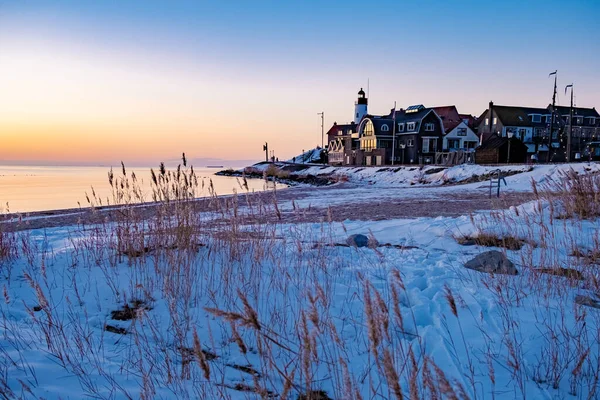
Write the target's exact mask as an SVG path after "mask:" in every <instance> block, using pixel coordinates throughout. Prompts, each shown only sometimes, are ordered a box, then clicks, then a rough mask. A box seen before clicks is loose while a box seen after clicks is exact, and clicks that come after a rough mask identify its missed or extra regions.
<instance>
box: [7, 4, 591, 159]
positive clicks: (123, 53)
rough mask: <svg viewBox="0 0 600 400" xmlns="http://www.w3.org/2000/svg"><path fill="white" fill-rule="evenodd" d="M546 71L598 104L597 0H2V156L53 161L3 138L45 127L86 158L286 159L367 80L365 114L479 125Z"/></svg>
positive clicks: (580, 100)
mask: <svg viewBox="0 0 600 400" xmlns="http://www.w3.org/2000/svg"><path fill="white" fill-rule="evenodd" d="M555 69H558V70H559V86H560V88H559V93H562V90H563V88H564V85H566V84H568V83H571V82H573V83H574V84H575V95H576V100H577V104H578V105H580V106H589V107H591V106H597V107H598V106H600V76H599V74H600V1H598V0H594V1H592V0H588V1H526V2H525V1H496V2H490V1H484V2H474V1H460V2H459V1H429V2H426V1H414V2H400V1H379V2H366V1H336V2H320V1H301V2H300V1H299V2H292V1H268V2H264V1H260V2H259V1H256V2H248V1H244V2H242V1H226V2H225V1H218V2H217V1H215V2H207V1H206V2H204V1H148V0H144V1H141V0H140V1H133V0H128V1H106V0H103V1H82V0H77V1H74V0H73V1H47V0H45V1H41V0H22V1H17V0H13V1H10V0H9V1H6V0H4V1H3V0H0V136H2V135H5V136H8V135H13V142H14V143H13V142H11V141H10V140H8V142H10V143H13V144H14V146H13V147H10V149H9V150H4V151H5V153H4V154H3V153H2V150H0V159H2V158H4V159H10V158H11V157H12V158H21V159H22V158H27V157H30V158H29V159H32V158H36V157H37V158H40V157H41V158H44V157H45V158H48V159H51V158H53V157H52V154H51V153H48V154H46V153H44V152H43V151H42V149H39V151H38V152H32V153H31V154H27V147H26V146H24V145H23V143H24V142H23V143H21V145H19V141H18V140H17V139H16V137H17V136H18V137H20V138H28V137H30V138H37V139H40V140H41V139H43V138H47V139H48V140H50V137H56V135H58V133H57V132H60V135H62V136H61V138H62V142H61V141H59V142H60V143H63V146H62V147H63V150H64V142H68V141H71V142H73V143H74V144H73V146H72V147H73V149H74V150H73V151H74V153H73V155H72V156H71V157H76V155H75V152H77V154H85V155H86V158H88V159H89V157H90V155H91V154H96V156H97V158H99V159H102V160H106V159H107V158H110V157H116V158H117V159H118V158H123V156H126V155H128V154H130V156H131V158H132V159H133V160H135V161H143V160H148V161H154V160H155V159H158V158H172V156H173V155H176V154H178V153H179V152H180V150H179V149H178V147H182V145H181V144H180V143H179V142H181V143H187V145H188V146H190V147H191V149H187V151H188V152H189V153H192V154H193V155H194V156H197V157H208V156H219V157H223V158H260V151H261V147H260V146H261V144H262V142H264V141H269V143H270V146H271V148H273V149H275V150H276V151H277V152H278V154H279V155H280V157H281V158H287V157H291V156H292V155H294V154H296V153H298V152H299V151H300V150H302V149H303V148H309V147H312V146H314V145H316V144H317V143H319V144H320V127H319V121H318V117H317V115H316V113H317V112H319V111H325V116H326V125H330V124H331V123H332V122H333V121H334V120H335V121H338V122H347V121H349V120H350V119H351V118H352V112H353V102H354V100H355V97H356V92H357V91H358V89H359V88H360V87H361V86H363V87H365V86H366V84H367V79H369V80H370V105H369V111H370V112H371V113H384V112H387V111H389V109H390V108H391V107H392V105H393V103H394V101H397V103H398V107H406V106H408V105H411V104H418V103H422V104H424V105H426V106H439V105H448V104H456V105H457V106H458V108H459V111H461V112H464V113H472V114H479V113H481V112H482V111H483V110H484V109H485V108H486V107H487V104H488V102H489V101H490V100H494V102H496V103H497V104H522V105H529V106H545V105H547V104H548V103H549V102H550V98H551V94H552V93H551V91H552V87H551V85H552V83H551V79H548V73H549V72H550V71H553V70H555ZM63 71H64V72H63ZM3 88H4V90H2V89H3ZM2 93H3V94H2ZM559 102H560V103H561V104H566V102H567V99H566V97H565V96H562V95H561V96H559ZM34 120H35V121H36V123H35V124H34V123H33V122H32V121H34ZM17 134H18V135H17ZM82 134H84V135H85V137H86V139H85V140H83V139H81V136H82ZM28 135H30V136H28ZM36 135H37V136H36ZM166 135H168V137H169V139H170V140H169V143H170V144H168V145H166V144H165V143H164V140H163V139H164V138H165V136H166ZM76 138H77V139H76ZM120 138H122V139H120ZM22 140H23V141H25V139H22ZM115 140H123V147H125V148H127V147H129V148H131V146H137V148H138V150H139V151H137V152H135V151H133V152H132V151H131V149H129V151H126V150H125V149H123V148H121V147H120V146H117V147H115V146H109V145H108V144H106V143H107V142H114V141H115ZM28 141H29V142H31V140H28ZM140 142H143V143H140ZM224 144H226V146H224ZM103 146H104V147H103ZM46 148H50V149H51V146H50V147H48V146H46ZM181 150H186V149H181ZM48 151H52V150H48ZM121 152H122V154H121ZM88 153H89V154H88Z"/></svg>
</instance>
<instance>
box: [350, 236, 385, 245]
mask: <svg viewBox="0 0 600 400" xmlns="http://www.w3.org/2000/svg"><path fill="white" fill-rule="evenodd" d="M346 243H347V244H348V246H352V247H377V246H378V245H379V243H378V242H377V240H375V239H369V237H368V236H366V235H363V234H361V233H357V234H354V235H350V236H348V239H346Z"/></svg>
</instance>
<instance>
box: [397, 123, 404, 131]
mask: <svg viewBox="0 0 600 400" xmlns="http://www.w3.org/2000/svg"><path fill="white" fill-rule="evenodd" d="M398 132H404V122H400V123H398Z"/></svg>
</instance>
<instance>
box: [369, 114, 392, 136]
mask: <svg viewBox="0 0 600 400" xmlns="http://www.w3.org/2000/svg"><path fill="white" fill-rule="evenodd" d="M365 118H369V119H370V120H371V122H373V126H374V127H375V134H376V135H391V134H392V131H393V129H394V120H393V119H391V118H388V117H387V116H386V117H379V116H373V115H369V116H367V117H365ZM383 125H387V126H388V129H389V130H388V131H386V132H383V131H382V130H381V127H382V126H383Z"/></svg>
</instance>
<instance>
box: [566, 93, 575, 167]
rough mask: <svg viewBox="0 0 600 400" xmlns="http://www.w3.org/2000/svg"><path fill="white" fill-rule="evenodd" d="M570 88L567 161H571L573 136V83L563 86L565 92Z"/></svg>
mask: <svg viewBox="0 0 600 400" xmlns="http://www.w3.org/2000/svg"><path fill="white" fill-rule="evenodd" d="M568 88H571V109H570V110H569V136H567V162H571V138H572V137H573V84H572V83H571V84H570V85H567V86H565V94H567V89H568Z"/></svg>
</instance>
